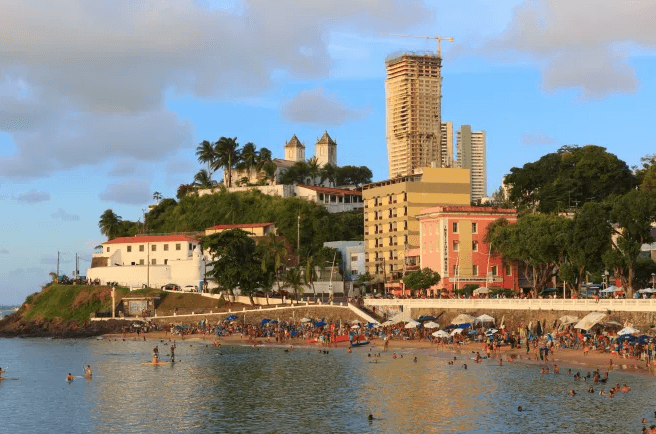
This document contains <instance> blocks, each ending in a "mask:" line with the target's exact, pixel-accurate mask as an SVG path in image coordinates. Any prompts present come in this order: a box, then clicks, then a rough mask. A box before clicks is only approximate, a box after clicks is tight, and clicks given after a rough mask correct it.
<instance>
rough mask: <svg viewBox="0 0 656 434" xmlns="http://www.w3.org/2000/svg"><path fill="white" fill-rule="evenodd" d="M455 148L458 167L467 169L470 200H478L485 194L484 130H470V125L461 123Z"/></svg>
mask: <svg viewBox="0 0 656 434" xmlns="http://www.w3.org/2000/svg"><path fill="white" fill-rule="evenodd" d="M456 148H457V152H458V167H460V168H462V169H469V174H470V177H471V200H472V202H478V201H480V200H481V199H482V198H484V197H486V196H487V161H486V155H485V131H472V129H471V126H470V125H462V126H461V127H460V130H459V131H458V134H457V138H456Z"/></svg>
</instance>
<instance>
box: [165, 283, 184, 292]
mask: <svg viewBox="0 0 656 434" xmlns="http://www.w3.org/2000/svg"><path fill="white" fill-rule="evenodd" d="M162 289H164V290H168V291H180V286H178V285H176V284H175V283H167V284H166V285H164V286H162Z"/></svg>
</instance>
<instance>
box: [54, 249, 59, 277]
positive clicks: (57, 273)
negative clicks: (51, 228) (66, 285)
mask: <svg viewBox="0 0 656 434" xmlns="http://www.w3.org/2000/svg"><path fill="white" fill-rule="evenodd" d="M55 282H56V283H59V251H57V277H56V278H55Z"/></svg>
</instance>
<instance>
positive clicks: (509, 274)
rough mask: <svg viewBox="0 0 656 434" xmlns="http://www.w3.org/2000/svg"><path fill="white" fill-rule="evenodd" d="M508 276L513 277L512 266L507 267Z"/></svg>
mask: <svg viewBox="0 0 656 434" xmlns="http://www.w3.org/2000/svg"><path fill="white" fill-rule="evenodd" d="M506 276H512V269H511V268H510V265H506Z"/></svg>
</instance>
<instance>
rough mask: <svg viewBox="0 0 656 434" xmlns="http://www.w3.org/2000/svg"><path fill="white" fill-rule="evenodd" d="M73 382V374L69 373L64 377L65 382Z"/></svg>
mask: <svg viewBox="0 0 656 434" xmlns="http://www.w3.org/2000/svg"><path fill="white" fill-rule="evenodd" d="M73 380H75V377H73V374H71V373H70V372H69V373H68V375H67V376H66V381H73Z"/></svg>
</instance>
